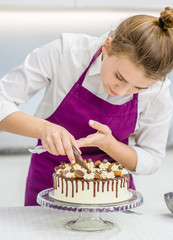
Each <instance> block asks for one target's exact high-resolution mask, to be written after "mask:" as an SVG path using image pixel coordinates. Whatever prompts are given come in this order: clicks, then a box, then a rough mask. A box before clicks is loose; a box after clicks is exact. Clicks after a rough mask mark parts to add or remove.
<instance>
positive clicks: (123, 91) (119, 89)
mask: <svg viewBox="0 0 173 240" xmlns="http://www.w3.org/2000/svg"><path fill="white" fill-rule="evenodd" d="M128 90H129V87H128V86H127V85H126V86H125V85H118V86H116V88H115V92H116V93H117V94H118V95H119V96H124V95H125V94H127V92H128Z"/></svg>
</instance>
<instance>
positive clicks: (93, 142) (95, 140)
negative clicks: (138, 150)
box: [77, 120, 115, 150]
mask: <svg viewBox="0 0 173 240" xmlns="http://www.w3.org/2000/svg"><path fill="white" fill-rule="evenodd" d="M89 125H90V126H91V127H92V128H94V129H96V130H97V132H96V133H93V134H90V135H88V136H87V137H85V138H80V139H79V140H77V143H78V146H79V147H89V146H90V147H91V146H92V147H98V148H100V149H101V150H104V149H105V148H106V147H107V145H108V144H109V143H110V141H111V140H112V139H114V140H115V138H114V137H113V136H112V131H111V129H110V128H109V127H108V126H107V125H104V124H101V123H99V122H97V121H93V120H90V121H89Z"/></svg>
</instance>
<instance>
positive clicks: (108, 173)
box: [55, 159, 128, 180]
mask: <svg viewBox="0 0 173 240" xmlns="http://www.w3.org/2000/svg"><path fill="white" fill-rule="evenodd" d="M85 161H86V160H85ZM86 162H87V163H86V165H87V170H86V169H85V168H84V167H82V166H81V165H79V164H77V163H75V164H71V163H65V162H61V164H62V165H60V166H57V167H55V171H56V174H57V175H62V176H63V177H66V178H83V179H88V180H90V179H91V180H92V179H94V178H95V179H109V178H111V179H112V178H116V177H120V176H124V175H126V174H128V172H127V170H126V169H125V168H124V167H123V166H122V165H121V164H120V163H118V164H117V162H113V163H110V162H109V161H108V160H107V159H104V160H103V162H101V161H100V160H97V161H96V162H95V163H94V162H93V161H92V160H91V159H88V160H87V161H86Z"/></svg>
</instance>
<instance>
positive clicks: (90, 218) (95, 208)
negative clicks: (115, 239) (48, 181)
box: [37, 188, 143, 232]
mask: <svg viewBox="0 0 173 240" xmlns="http://www.w3.org/2000/svg"><path fill="white" fill-rule="evenodd" d="M130 192H131V195H132V196H131V198H130V199H129V200H127V201H124V202H120V203H109V204H98V205H90V204H73V203H67V202H63V201H59V200H57V199H55V198H54V194H53V188H49V189H45V190H43V191H41V192H40V193H39V194H38V195H37V203H38V204H39V205H41V206H43V207H49V208H53V209H58V210H63V211H72V212H79V217H78V218H77V219H76V220H72V221H69V222H67V223H66V228H67V229H70V230H77V231H89V232H91V231H103V230H108V229H111V228H113V227H115V228H116V230H117V232H118V231H119V230H120V229H119V227H118V225H117V224H116V223H113V222H111V221H107V220H103V219H102V218H101V217H100V213H102V212H118V211H127V210H129V209H132V208H135V207H138V206H140V205H141V204H142V203H143V196H142V195H141V193H139V192H137V191H134V190H131V189H130Z"/></svg>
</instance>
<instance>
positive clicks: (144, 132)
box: [0, 34, 172, 205]
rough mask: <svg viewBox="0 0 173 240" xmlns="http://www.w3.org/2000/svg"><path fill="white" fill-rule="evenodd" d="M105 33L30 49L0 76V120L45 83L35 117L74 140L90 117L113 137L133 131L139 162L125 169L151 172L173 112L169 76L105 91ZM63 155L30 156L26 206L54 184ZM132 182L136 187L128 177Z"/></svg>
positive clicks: (66, 37)
mask: <svg viewBox="0 0 173 240" xmlns="http://www.w3.org/2000/svg"><path fill="white" fill-rule="evenodd" d="M107 37H108V34H105V35H103V36H101V37H100V38H97V37H91V36H89V35H85V34H62V35H61V37H60V38H58V39H57V40H55V41H54V42H52V43H50V44H47V45H45V46H43V47H41V48H39V49H35V50H34V51H32V52H31V53H30V54H29V55H28V56H27V58H26V59H25V61H24V63H23V64H22V65H20V66H19V67H17V68H15V69H12V70H11V71H10V72H9V73H8V74H7V75H6V76H4V77H3V78H2V79H1V81H0V112H1V114H0V121H1V120H2V119H4V118H5V117H6V116H8V115H9V114H11V113H13V112H15V111H19V109H18V107H17V105H19V104H21V103H24V102H26V101H28V100H29V99H30V98H31V97H32V96H33V95H34V94H35V93H36V92H37V91H39V90H40V89H42V88H43V87H46V91H45V94H44V97H43V99H42V101H41V103H40V105H39V107H38V110H37V113H36V116H37V117H40V118H44V119H47V120H48V121H51V122H53V123H56V124H59V125H61V126H63V127H64V128H66V129H67V130H68V131H69V132H70V133H71V134H72V135H73V136H74V137H75V139H79V138H81V137H86V136H87V135H89V134H92V133H94V132H95V130H94V129H93V128H91V127H90V126H89V125H88V121H89V120H90V119H92V120H96V121H98V122H100V123H103V124H106V125H108V126H109V127H110V129H111V130H112V134H113V135H114V137H115V138H116V139H117V140H119V141H121V142H123V143H125V144H128V137H129V135H130V134H131V133H132V132H134V130H135V131H137V132H136V139H135V143H134V144H131V146H132V147H133V148H134V149H135V151H136V153H137V156H138V161H137V166H136V169H135V171H133V172H130V171H129V172H130V173H133V174H152V173H153V172H155V171H157V169H158V168H159V166H160V165H161V162H162V159H163V158H164V155H165V146H166V140H167V136H168V130H169V122H170V119H171V115H172V100H171V97H170V94H169V84H170V81H169V80H168V79H166V80H165V81H164V82H161V81H156V83H155V84H153V85H152V86H151V87H150V88H149V89H146V90H143V91H142V92H140V93H139V94H134V95H132V94H129V95H125V96H110V95H108V94H107V93H106V92H105V91H104V89H103V85H102V81H101V78H100V75H99V71H100V64H101V48H100V47H101V46H102V45H103V43H104V41H105V40H106V38H107ZM97 49H98V51H96V50H97ZM95 53H96V55H95ZM93 56H94V57H93ZM92 57H93V58H92ZM87 66H88V67H87ZM23 89H25V91H23ZM158 129H159V133H160V134H158ZM40 144H41V141H40V140H39V141H38V145H40ZM81 151H82V154H83V157H84V158H92V159H93V160H94V161H95V160H98V159H100V160H103V159H105V158H106V159H108V160H111V159H110V157H109V156H108V155H106V154H105V153H104V152H102V151H101V150H100V149H98V148H95V147H86V148H81ZM62 160H63V161H68V159H67V157H66V156H54V155H52V154H49V153H48V152H46V153H42V154H40V155H39V154H34V155H33V156H32V160H31V164H30V168H29V174H28V179H27V186H26V202H25V204H26V205H35V204H36V195H37V193H38V192H39V191H41V190H43V189H45V188H49V187H52V185H53V183H52V173H53V172H54V167H55V166H57V165H58V164H59V163H60V162H61V161H62ZM130 187H131V188H134V185H133V181H132V179H131V182H130Z"/></svg>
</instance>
